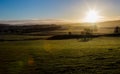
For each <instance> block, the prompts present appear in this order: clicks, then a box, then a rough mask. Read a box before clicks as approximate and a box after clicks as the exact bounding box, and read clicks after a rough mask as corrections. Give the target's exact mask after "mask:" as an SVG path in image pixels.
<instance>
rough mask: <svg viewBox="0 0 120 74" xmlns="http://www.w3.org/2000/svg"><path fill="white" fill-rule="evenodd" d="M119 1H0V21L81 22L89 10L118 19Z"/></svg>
mask: <svg viewBox="0 0 120 74" xmlns="http://www.w3.org/2000/svg"><path fill="white" fill-rule="evenodd" d="M119 7H120V0H0V20H28V19H42V20H43V19H62V20H70V21H75V20H82V19H83V18H84V17H85V13H86V12H87V11H88V10H89V9H95V10H97V11H99V13H100V15H101V16H104V19H119V17H120V14H119V13H120V8H119Z"/></svg>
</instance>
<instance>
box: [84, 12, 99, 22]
mask: <svg viewBox="0 0 120 74" xmlns="http://www.w3.org/2000/svg"><path fill="white" fill-rule="evenodd" d="M100 18H101V16H100V15H99V13H98V11H96V10H89V11H88V12H87V13H86V16H85V19H84V22H88V23H96V22H99V20H100Z"/></svg>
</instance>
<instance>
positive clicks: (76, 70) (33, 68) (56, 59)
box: [0, 36, 120, 74]
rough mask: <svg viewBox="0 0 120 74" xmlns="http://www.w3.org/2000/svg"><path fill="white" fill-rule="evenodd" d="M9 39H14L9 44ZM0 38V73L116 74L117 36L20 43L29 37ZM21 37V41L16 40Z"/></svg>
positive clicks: (119, 47)
mask: <svg viewBox="0 0 120 74" xmlns="http://www.w3.org/2000/svg"><path fill="white" fill-rule="evenodd" d="M10 37H11V38H13V39H17V40H16V41H15V40H12V41H10V40H9V39H11V38H10ZM14 37H16V38H14ZM3 38H4V41H0V74H119V73H120V71H119V69H120V38H119V37H98V38H93V39H92V40H90V41H87V42H83V41H81V40H77V39H66V40H45V39H38V40H25V41H24V39H27V38H33V37H28V36H27V37H26V36H24V37H21V36H4V37H3ZM21 38H22V39H23V40H19V39H21ZM36 38H41V37H38V36H37V37H36ZM5 39H6V41H5ZM7 39H8V40H7Z"/></svg>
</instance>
